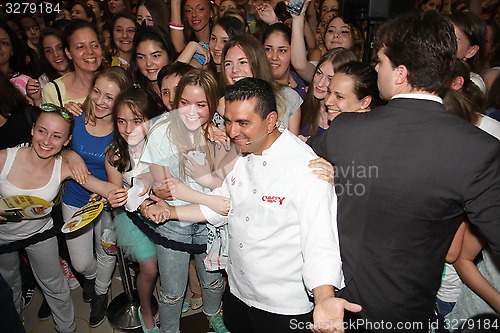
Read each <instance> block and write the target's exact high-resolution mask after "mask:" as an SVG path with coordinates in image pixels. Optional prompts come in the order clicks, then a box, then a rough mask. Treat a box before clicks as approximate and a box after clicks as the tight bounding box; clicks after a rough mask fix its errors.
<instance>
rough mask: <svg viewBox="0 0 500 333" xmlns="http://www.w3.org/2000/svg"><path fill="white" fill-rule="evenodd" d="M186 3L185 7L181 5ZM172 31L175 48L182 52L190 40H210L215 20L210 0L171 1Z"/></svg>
mask: <svg viewBox="0 0 500 333" xmlns="http://www.w3.org/2000/svg"><path fill="white" fill-rule="evenodd" d="M182 5H184V8H181V6H182ZM170 14H171V15H172V16H171V22H170V25H169V27H170V33H171V37H172V42H173V43H174V46H175V50H176V51H177V52H179V53H180V52H182V50H184V48H185V46H186V44H187V43H188V42H189V41H196V42H203V43H205V44H206V45H208V43H209V42H210V31H211V30H212V25H213V22H214V20H215V17H216V15H215V13H214V10H213V7H212V3H211V2H210V1H209V0H187V1H186V2H181V1H180V0H173V1H171V13H170Z"/></svg>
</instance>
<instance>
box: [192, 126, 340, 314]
mask: <svg viewBox="0 0 500 333" xmlns="http://www.w3.org/2000/svg"><path fill="white" fill-rule="evenodd" d="M316 157H317V155H315V154H314V152H313V151H312V149H311V148H310V147H309V146H307V145H306V144H305V143H303V142H302V141H301V140H300V139H298V138H297V137H296V136H294V135H293V134H291V133H290V132H289V131H288V130H285V131H284V132H283V133H282V134H281V135H280V136H279V138H278V139H277V140H276V141H275V142H274V143H273V145H272V146H271V147H270V148H269V149H267V150H265V151H264V152H263V154H262V155H254V154H250V155H247V156H241V157H239V159H238V161H237V162H236V164H235V166H234V168H233V170H232V171H231V172H230V173H229V174H228V175H227V177H226V178H225V179H224V183H223V184H222V186H221V187H220V188H218V189H216V190H214V191H213V194H215V195H224V196H228V197H230V198H231V210H230V213H229V215H228V216H227V217H223V216H221V215H218V214H216V213H215V212H213V211H211V210H210V209H209V208H207V207H204V206H201V209H202V212H203V214H204V215H205V217H206V219H207V221H208V222H209V223H211V224H214V225H216V226H217V225H222V224H224V223H228V228H229V265H228V267H227V268H226V270H227V273H228V279H229V285H230V288H231V292H232V293H233V294H234V295H235V296H236V297H238V298H239V299H240V300H242V301H243V302H244V303H246V304H247V305H249V306H252V307H256V308H258V309H261V310H264V311H268V312H271V313H277V314H283V315H296V314H303V313H307V312H309V311H311V310H312V308H313V303H312V300H311V297H310V295H311V294H310V291H311V290H312V289H314V288H315V287H318V286H321V285H333V286H335V287H338V288H342V287H343V284H344V279H343V274H342V262H341V259H340V250H339V242H338V232H337V219H336V215H337V197H336V195H335V190H334V188H333V186H332V185H331V184H329V183H327V182H325V181H322V180H319V179H318V178H317V176H316V175H314V174H313V173H312V170H311V169H310V168H309V167H308V163H309V161H310V160H312V159H314V158H316Z"/></svg>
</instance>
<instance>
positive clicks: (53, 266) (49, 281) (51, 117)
mask: <svg viewBox="0 0 500 333" xmlns="http://www.w3.org/2000/svg"><path fill="white" fill-rule="evenodd" d="M72 117H73V116H72V114H70V113H69V112H67V111H66V110H64V109H62V108H59V107H55V108H52V109H51V110H50V112H46V111H44V112H41V114H40V115H39V117H38V119H37V120H36V122H35V124H34V126H33V128H32V134H33V138H32V141H31V142H32V145H31V147H23V148H19V147H16V148H9V149H7V150H2V151H0V195H1V196H2V197H6V196H10V195H21V194H24V195H33V196H37V197H40V198H42V199H45V200H46V201H48V202H50V203H53V202H54V199H55V198H56V196H57V194H58V192H59V191H60V187H61V183H62V182H63V181H64V180H66V179H67V178H71V177H73V175H72V172H71V170H70V168H69V165H68V163H67V160H66V159H62V157H61V156H60V152H61V150H62V148H63V147H64V146H66V145H67V144H68V143H69V141H70V140H71V131H72V127H73V118H72ZM27 175H29V177H27ZM85 186H86V187H87V188H89V189H90V190H92V191H95V192H96V193H101V194H105V193H106V192H107V191H109V190H111V189H112V188H114V186H111V187H110V186H107V184H104V183H103V182H101V181H98V180H97V179H96V178H94V177H89V181H88V182H87V184H86V185H85ZM3 219H4V218H3V217H0V220H3ZM52 227H53V221H52V217H51V216H50V215H46V216H44V217H40V218H37V219H34V220H23V221H21V222H15V223H11V222H7V223H5V224H2V225H0V244H9V243H12V242H15V241H21V240H25V239H27V238H29V237H31V236H35V235H37V234H39V233H41V232H43V231H45V230H49V229H51V228H52ZM26 252H27V254H28V257H29V259H30V264H31V268H32V270H33V273H34V275H35V278H36V280H37V282H38V285H39V286H40V287H41V289H42V291H43V294H44V296H45V298H46V300H47V302H48V304H49V305H50V309H51V311H52V315H53V318H54V322H55V326H56V330H57V332H61V333H66V332H68V333H72V332H75V330H76V324H75V315H74V309H73V303H72V300H71V295H70V291H69V287H68V284H67V282H66V280H65V278H64V276H63V273H62V271H61V267H60V264H59V251H58V246H57V239H56V236H53V237H50V238H47V239H45V240H41V241H39V242H37V243H34V244H32V245H29V246H27V247H26ZM0 274H1V275H2V277H3V278H5V280H6V281H7V282H8V284H9V285H10V286H11V287H12V289H13V292H14V302H15V305H16V308H17V311H18V312H19V313H20V311H21V308H22V300H21V275H20V274H19V256H18V254H17V252H10V253H5V254H2V255H0Z"/></svg>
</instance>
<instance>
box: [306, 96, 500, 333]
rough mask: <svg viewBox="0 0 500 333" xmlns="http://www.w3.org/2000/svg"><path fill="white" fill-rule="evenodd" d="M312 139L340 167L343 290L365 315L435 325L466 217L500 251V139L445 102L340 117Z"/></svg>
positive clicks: (399, 102) (406, 102) (407, 102)
mask: <svg viewBox="0 0 500 333" xmlns="http://www.w3.org/2000/svg"><path fill="white" fill-rule="evenodd" d="M309 143H310V144H311V146H312V147H313V149H314V150H315V151H316V153H317V154H318V155H320V156H323V157H325V158H326V159H327V160H329V161H330V162H332V163H333V164H334V165H335V173H336V191H337V195H338V227H339V239H340V250H341V255H342V261H343V268H344V274H345V278H346V287H345V289H343V290H342V291H341V292H340V293H339V296H340V297H344V298H346V299H348V300H350V301H352V302H355V303H358V304H360V305H362V306H363V311H362V313H361V316H362V317H363V318H366V319H369V320H372V321H376V322H380V321H382V320H384V321H386V322H387V321H389V322H393V323H396V322H398V321H404V322H423V325H424V329H426V328H427V321H428V319H429V318H430V317H431V315H432V312H433V305H434V302H435V297H436V292H437V290H438V288H439V285H440V280H441V274H442V271H443V264H444V259H445V255H446V252H447V250H448V248H449V245H450V243H451V240H452V238H453V235H454V233H455V231H456V229H457V227H458V225H459V224H460V221H462V219H463V217H464V214H466V215H467V217H468V218H469V220H470V221H471V222H472V223H473V224H475V225H477V226H478V227H479V229H480V231H481V232H482V233H483V234H484V235H485V236H486V237H487V239H488V241H489V242H490V243H491V247H492V249H493V250H494V251H496V253H497V254H498V253H500V159H499V157H500V155H499V152H500V145H499V142H498V140H497V139H495V138H494V137H492V136H490V135H489V134H487V133H485V132H484V131H482V130H480V129H478V128H476V127H475V126H473V125H472V124H469V123H467V122H465V121H464V120H462V119H460V118H458V117H456V116H454V115H452V114H450V113H448V112H446V110H445V109H444V107H443V106H442V105H441V104H440V103H437V102H434V101H429V100H416V99H408V98H404V99H403V98H397V99H393V100H392V101H390V102H389V103H388V104H387V105H386V106H383V107H380V108H377V109H374V110H372V111H371V112H368V113H345V114H341V115H339V116H338V117H337V118H335V119H334V120H333V121H332V124H331V126H330V128H329V129H328V131H327V132H326V133H324V134H323V135H322V136H318V137H314V138H312V139H311V140H310V142H309ZM394 325H396V324H394ZM373 330H374V331H378V330H376V329H373ZM380 331H385V330H380ZM410 331H417V330H415V329H413V330H410Z"/></svg>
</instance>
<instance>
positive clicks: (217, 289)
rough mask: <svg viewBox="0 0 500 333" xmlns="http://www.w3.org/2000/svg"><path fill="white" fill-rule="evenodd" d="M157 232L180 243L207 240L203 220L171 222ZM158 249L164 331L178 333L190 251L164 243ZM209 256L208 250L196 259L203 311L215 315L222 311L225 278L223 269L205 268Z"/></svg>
mask: <svg viewBox="0 0 500 333" xmlns="http://www.w3.org/2000/svg"><path fill="white" fill-rule="evenodd" d="M157 232H158V233H160V234H161V235H163V236H165V237H167V238H169V239H171V240H175V241H178V242H183V243H188V244H205V243H206V242H207V227H206V225H205V224H201V223H193V224H189V225H185V224H184V223H181V222H177V221H169V222H167V223H165V224H164V225H162V226H161V227H159V228H158V229H157ZM156 252H157V258H158V266H159V270H160V281H161V289H160V300H159V312H160V332H162V333H177V332H179V322H180V317H181V310H182V303H183V301H184V294H185V291H186V286H187V279H188V270H189V258H190V255H189V253H187V252H182V251H175V250H171V249H168V248H165V247H163V246H161V245H157V246H156ZM205 255H206V254H205V253H202V254H196V255H195V256H194V259H195V264H196V270H197V272H198V277H199V279H200V285H201V294H202V296H203V312H204V313H205V314H207V315H214V314H217V313H218V312H219V311H220V305H221V299H222V294H223V292H224V281H223V278H222V274H221V273H220V272H207V271H206V270H205V266H204V264H203V258H204V257H205Z"/></svg>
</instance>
